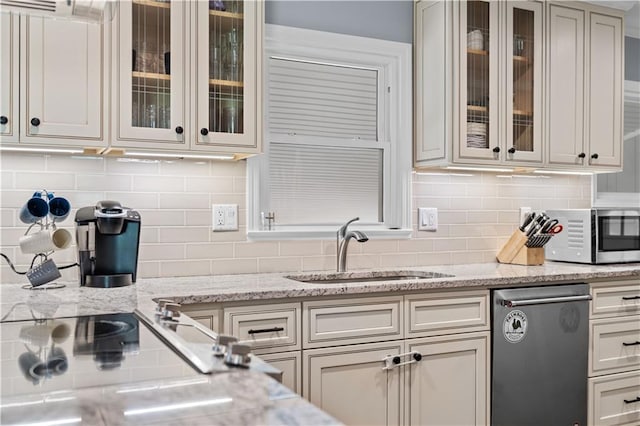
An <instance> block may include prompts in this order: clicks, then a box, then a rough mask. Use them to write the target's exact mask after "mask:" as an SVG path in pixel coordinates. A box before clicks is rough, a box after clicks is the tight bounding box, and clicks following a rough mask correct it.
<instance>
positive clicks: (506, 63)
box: [414, 0, 543, 167]
mask: <svg viewBox="0 0 640 426" xmlns="http://www.w3.org/2000/svg"><path fill="white" fill-rule="evenodd" d="M415 28H416V31H415V38H416V39H415V44H416V56H415V67H416V71H415V75H416V86H415V90H416V95H415V122H416V132H415V134H416V137H415V141H416V142H415V152H414V160H415V165H416V166H417V167H429V166H446V165H469V164H471V165H484V166H487V165H502V166H504V165H513V166H540V165H541V164H542V160H543V155H542V152H543V149H542V141H543V139H542V137H543V132H542V93H543V91H542V87H543V85H542V70H543V62H542V59H543V55H542V53H543V31H542V30H543V4H542V3H541V2H535V1H531V2H493V1H482V0H478V1H466V2H446V1H420V2H417V3H416V6H415Z"/></svg>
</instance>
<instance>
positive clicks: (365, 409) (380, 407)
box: [302, 341, 404, 426]
mask: <svg viewBox="0 0 640 426" xmlns="http://www.w3.org/2000/svg"><path fill="white" fill-rule="evenodd" d="M403 346H404V343H403V342H402V341H400V342H388V343H372V344H361V345H352V346H343V347H334V348H326V349H311V350H306V351H303V355H302V356H303V365H304V375H303V382H304V389H303V396H304V397H305V398H307V399H308V400H309V401H310V402H311V403H312V404H314V405H316V406H317V407H320V408H321V409H322V410H324V411H326V412H327V413H329V414H330V415H332V416H333V417H335V418H336V419H337V420H339V421H341V422H343V423H345V424H352V425H354V424H358V425H370V426H371V425H399V424H401V423H402V418H401V415H402V410H401V407H402V391H403V388H402V387H403V380H402V376H401V372H402V368H397V367H396V368H391V369H388V370H385V369H383V368H384V367H385V363H384V361H383V360H384V359H385V358H386V357H388V356H389V355H399V354H401V352H402V349H403Z"/></svg>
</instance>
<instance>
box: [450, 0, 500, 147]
mask: <svg viewBox="0 0 640 426" xmlns="http://www.w3.org/2000/svg"><path fill="white" fill-rule="evenodd" d="M499 6H500V2H495V1H480V0H477V1H476V0H472V1H467V2H460V27H461V31H463V32H464V33H463V34H461V42H460V44H461V46H460V81H461V87H460V98H461V100H460V141H459V144H458V147H459V154H458V155H459V157H461V158H477V159H494V158H495V157H496V154H497V153H499V150H500V147H499V146H500V142H499V134H498V90H499V88H498V65H499V61H498V59H499V51H498V47H499V44H498V7H499ZM465 86H466V87H465ZM496 150H497V151H496Z"/></svg>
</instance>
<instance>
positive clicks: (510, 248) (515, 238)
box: [496, 229, 544, 266]
mask: <svg viewBox="0 0 640 426" xmlns="http://www.w3.org/2000/svg"><path fill="white" fill-rule="evenodd" d="M526 242H527V236H526V235H525V234H524V232H522V231H520V229H516V230H515V231H514V233H513V234H511V237H510V238H509V240H508V241H507V242H506V243H505V245H504V246H502V248H501V249H500V251H499V252H498V255H497V256H496V258H497V259H498V262H500V263H511V264H515V265H526V266H530V265H542V264H543V263H544V248H543V247H527V246H525V243H526Z"/></svg>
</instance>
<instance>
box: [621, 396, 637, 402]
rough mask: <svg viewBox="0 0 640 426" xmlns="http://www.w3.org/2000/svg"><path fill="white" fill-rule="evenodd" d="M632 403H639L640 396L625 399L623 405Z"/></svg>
mask: <svg viewBox="0 0 640 426" xmlns="http://www.w3.org/2000/svg"><path fill="white" fill-rule="evenodd" d="M634 402H640V396H637V397H636V399H625V400H624V403H625V404H633V403H634Z"/></svg>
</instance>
